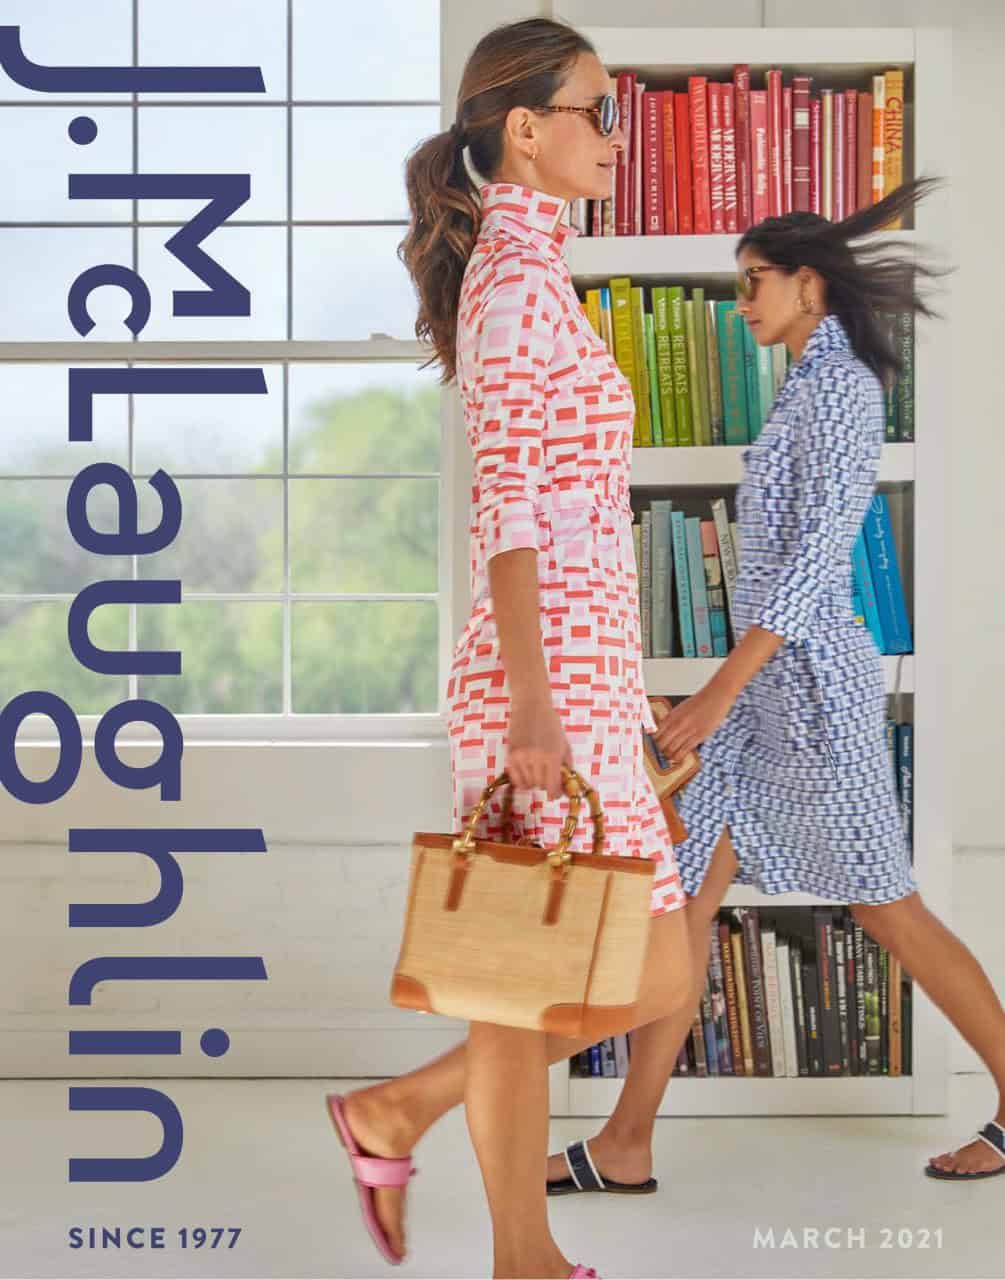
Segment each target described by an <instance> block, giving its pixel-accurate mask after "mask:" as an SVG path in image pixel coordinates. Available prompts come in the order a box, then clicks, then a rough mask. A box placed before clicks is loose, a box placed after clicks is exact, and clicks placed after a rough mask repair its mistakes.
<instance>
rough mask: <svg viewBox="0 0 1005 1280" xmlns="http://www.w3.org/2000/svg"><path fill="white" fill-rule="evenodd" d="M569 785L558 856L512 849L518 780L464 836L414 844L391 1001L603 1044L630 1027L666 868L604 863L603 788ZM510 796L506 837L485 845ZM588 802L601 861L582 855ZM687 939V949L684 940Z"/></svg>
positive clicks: (504, 781) (481, 808) (565, 771)
mask: <svg viewBox="0 0 1005 1280" xmlns="http://www.w3.org/2000/svg"><path fill="white" fill-rule="evenodd" d="M562 782H563V790H564V792H565V795H566V796H568V798H569V813H568V815H567V817H566V821H565V826H564V827H563V828H562V832H561V835H560V836H559V840H558V843H557V844H556V845H555V847H554V848H553V849H544V848H542V847H541V846H540V845H532V844H527V843H516V844H513V843H510V842H509V840H508V837H509V836H510V835H511V824H510V819H511V815H512V788H511V784H510V779H509V775H508V774H506V773H502V774H500V776H499V777H498V778H496V780H495V781H494V782H491V783H490V784H489V785H488V786H487V787H486V788H485V790H484V791H483V793H482V797H481V800H480V801H479V802H478V804H477V805H476V806H475V809H474V811H473V812H472V814H471V816H470V818H469V819H468V822H467V824H466V826H465V829H464V831H463V833H462V834H461V835H459V836H458V835H429V834H426V833H421V832H420V833H417V834H416V835H415V836H414V839H413V842H412V864H411V876H410V882H409V889H408V907H407V911H406V916H405V925H404V932H403V937H402V942H401V949H400V952H399V955H398V962H397V965H396V967H395V972H394V978H393V981H392V984H391V1003H392V1004H395V1005H397V1006H399V1007H400V1008H404V1009H420V1010H423V1011H425V1012H428V1013H439V1014H444V1015H446V1016H448V1017H452V1018H465V1019H467V1020H469V1021H475V1022H492V1023H496V1024H498V1025H501V1026H511V1027H527V1028H531V1029H533V1030H536V1031H551V1032H555V1033H557V1034H558V1035H563V1036H591V1037H594V1038H596V1039H600V1038H602V1037H604V1036H607V1035H610V1034H613V1033H614V1032H615V1031H617V1030H623V1029H625V1027H626V1026H627V1025H631V1022H632V1016H633V1014H634V1012H635V1010H636V1008H637V1002H638V995H639V985H640V982H641V978H642V965H643V961H644V958H645V951H646V946H647V942H648V933H649V907H650V895H651V890H652V880H653V875H654V871H655V865H656V864H655V863H654V862H652V861H650V860H649V859H648V858H634V857H622V856H617V855H611V854H605V853H604V851H603V850H604V815H603V813H602V811H601V807H600V800H599V798H598V796H597V793H596V791H594V790H593V788H592V787H590V786H589V784H588V783H586V782H585V781H584V780H583V779H582V777H580V775H579V774H578V773H576V772H575V770H573V769H569V768H568V767H567V766H565V765H563V766H562ZM499 787H506V788H507V790H506V792H505V793H504V795H503V836H504V839H503V840H502V841H493V840H478V839H476V838H475V835H474V831H475V827H476V826H477V824H478V821H479V819H480V818H481V816H482V814H483V813H484V812H485V809H486V807H487V805H488V802H489V799H490V797H491V796H492V795H493V794H494V792H495V791H496V790H498V788H499ZM583 796H585V797H586V799H587V802H588V803H589V807H590V817H591V820H592V822H593V850H592V852H591V853H571V852H570V851H569V847H568V846H569V842H570V841H571V839H572V837H573V836H574V835H575V832H576V828H577V824H578V819H579V809H580V804H581V800H582V797H583ZM678 936H679V937H680V939H681V946H682V948H683V949H684V950H685V951H686V947H687V941H686V934H685V931H684V930H680V931H679V933H678ZM686 961H687V956H686V955H685V956H683V958H682V963H686Z"/></svg>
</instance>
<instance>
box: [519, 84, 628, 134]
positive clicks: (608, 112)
mask: <svg viewBox="0 0 1005 1280" xmlns="http://www.w3.org/2000/svg"><path fill="white" fill-rule="evenodd" d="M531 110H533V111H575V112H576V113H577V114H580V115H584V116H589V117H590V119H591V120H592V121H593V124H594V127H595V128H596V130H597V132H598V133H600V134H602V135H603V136H604V137H605V138H607V137H609V136H610V135H611V134H612V133H613V132H614V130H615V129H616V128H617V127H618V124H619V123H620V121H621V111H620V109H619V107H618V100H617V98H615V96H614V94H613V93H607V94H605V95H604V96H603V98H601V100H600V101H599V102H598V103H596V105H595V106H592V107H532V108H531Z"/></svg>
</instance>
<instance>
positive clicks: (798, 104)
mask: <svg viewBox="0 0 1005 1280" xmlns="http://www.w3.org/2000/svg"><path fill="white" fill-rule="evenodd" d="M792 208H793V209H795V210H797V211H798V212H800V213H809V211H810V78H809V76H794V77H793V80H792Z"/></svg>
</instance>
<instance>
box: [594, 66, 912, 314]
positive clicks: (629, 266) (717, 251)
mask: <svg viewBox="0 0 1005 1280" xmlns="http://www.w3.org/2000/svg"><path fill="white" fill-rule="evenodd" d="M730 74H732V72H730ZM752 74H753V73H752ZM737 239H738V237H737V236H732V235H714V236H577V238H576V239H575V240H573V242H572V244H571V245H570V246H569V271H570V273H571V274H572V275H573V276H574V277H575V278H576V280H577V281H578V282H579V283H580V284H582V285H583V287H584V288H591V289H592V288H594V287H599V286H600V285H601V284H607V282H608V280H609V279H610V278H611V276H617V275H622V276H631V277H632V279H633V281H634V280H638V281H639V282H640V283H643V284H644V283H645V282H646V281H648V280H650V279H654V278H657V277H658V278H661V279H665V280H673V279H674V278H675V277H676V276H678V275H682V276H687V277H688V279H689V280H695V279H696V280H698V281H699V283H700V282H701V280H703V279H705V280H709V281H711V282H713V283H718V284H721V285H726V286H729V285H731V284H732V281H733V278H734V277H735V275H736V258H735V256H734V250H735V248H736V242H737ZM875 239H876V240H878V241H881V242H883V243H886V244H906V245H913V244H914V243H915V233H914V232H913V231H884V232H881V233H880V234H878V235H877V236H876V237H875Z"/></svg>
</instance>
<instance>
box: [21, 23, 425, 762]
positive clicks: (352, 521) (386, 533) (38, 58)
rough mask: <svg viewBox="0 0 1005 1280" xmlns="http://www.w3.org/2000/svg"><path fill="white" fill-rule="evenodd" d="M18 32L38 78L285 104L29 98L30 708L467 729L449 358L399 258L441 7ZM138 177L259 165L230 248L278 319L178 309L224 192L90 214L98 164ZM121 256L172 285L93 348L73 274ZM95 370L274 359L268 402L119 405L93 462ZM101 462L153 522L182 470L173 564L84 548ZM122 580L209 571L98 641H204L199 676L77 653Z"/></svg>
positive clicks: (194, 719) (224, 253)
mask: <svg viewBox="0 0 1005 1280" xmlns="http://www.w3.org/2000/svg"><path fill="white" fill-rule="evenodd" d="M4 21H5V23H8V24H11V25H19V26H20V28H21V43H22V48H23V50H24V52H25V55H26V56H27V57H28V58H29V59H30V60H31V61H33V62H38V63H43V64H45V65H52V66H81V65H86V66H120V65H123V66H125V65H139V66H151V65H158V66H205V65H221V66H223V65H225V66H258V67H261V69H262V73H263V76H264V80H265V85H266V92H265V93H262V94H235V95H229V96H224V95H214V94H207V93H201V94H192V95H191V96H184V95H180V94H170V93H160V94H158V93H152V92H144V93H139V94H133V95H127V94H121V95H114V94H108V93H105V94H94V95H92V96H91V97H87V96H86V95H80V94H77V95H72V96H71V95H68V94H48V93H41V92H37V91H31V90H27V89H24V88H22V87H21V86H18V85H14V84H12V83H11V82H10V81H9V80H7V79H6V78H5V80H4V84H3V86H2V87H0V111H2V112H3V121H4V124H5V126H6V127H5V129H4V137H5V140H6V143H7V153H8V154H7V159H8V171H9V172H16V173H17V174H18V181H17V183H16V184H11V185H8V187H7V188H6V189H5V192H4V196H3V201H2V204H3V212H2V213H0V271H2V272H3V278H4V281H5V286H6V287H5V289H4V290H3V291H2V292H0V403H2V404H3V406H4V415H5V419H6V421H5V429H4V430H3V431H2V432H0V546H2V547H3V548H4V555H3V556H2V557H0V706H2V705H4V704H5V703H6V702H7V701H8V700H9V698H11V697H13V696H14V695H15V694H17V693H19V692H21V691H24V690H27V689H47V690H51V691H52V692H54V693H57V694H59V695H60V696H61V697H63V698H65V699H66V700H67V702H68V703H69V704H70V706H71V707H73V709H74V710H75V711H76V712H77V714H78V715H79V716H80V717H81V719H82V724H83V727H84V732H85V738H86V737H88V736H89V733H90V732H93V723H94V722H93V721H92V719H91V718H96V717H99V716H100V715H101V714H103V713H104V712H105V711H106V710H107V709H108V708H109V707H112V706H114V705H115V704H116V703H117V702H119V701H121V700H122V699H123V698H126V697H139V698H151V699H153V700H155V701H157V702H159V703H161V704H162V705H164V706H165V707H167V708H168V709H169V710H171V711H172V712H174V713H175V714H176V715H180V716H183V717H191V719H190V720H188V721H185V720H183V726H184V727H185V730H186V736H188V735H190V734H193V733H194V735H195V737H196V738H197V739H199V738H206V737H212V738H219V739H223V740H227V739H230V738H232V737H250V738H258V737H262V736H265V737H269V738H272V737H275V738H277V739H282V738H284V737H285V738H300V737H308V738H310V737H319V736H320V737H332V738H338V739H341V738H345V737H346V736H349V737H353V736H374V735H379V736H391V737H396V736H410V735H413V734H423V735H425V734H430V733H431V734H437V733H439V732H441V731H442V716H441V711H442V706H441V696H442V695H441V690H442V687H443V683H444V682H443V679H442V675H443V666H444V654H445V651H444V645H443V640H442V637H443V636H444V634H445V627H444V617H445V614H444V593H443V591H442V589H441V581H442V580H443V574H442V573H441V562H442V554H441V553H442V548H443V546H444V521H443V510H444V505H445V503H444V499H445V498H446V494H445V493H444V492H443V491H442V488H441V465H440V464H441V442H442V421H443V416H444V414H443V395H442V391H441V388H440V387H439V384H438V381H437V377H438V371H437V369H436V368H434V367H430V368H429V369H427V370H424V371H423V370H421V369H420V367H419V366H420V365H421V364H422V363H423V361H424V360H425V359H426V358H427V352H426V351H425V349H424V348H422V347H420V345H419V344H418V343H417V342H416V341H415V339H414V323H415V296H414V292H413V289H412V286H411V283H410V281H409V279H408V277H407V274H406V272H405V270H404V267H403V266H402V265H401V263H400V262H399V260H398V258H397V254H396V249H397V245H398V243H399V242H400V240H401V238H402V236H403V234H404V232H405V229H406V227H407V222H408V216H407V204H406V201H405V192H404V180H403V165H404V159H405V156H406V154H407V153H408V151H409V150H411V148H412V147H413V146H414V145H415V143H416V142H417V141H419V140H420V139H421V138H423V137H425V136H426V135H428V134H430V133H434V132H436V131H438V129H439V128H440V104H439V92H440V90H439V85H440V13H439V2H438V0H409V3H408V4H407V5H406V4H402V3H401V2H400V0H370V3H368V4H367V5H365V6H363V7H360V6H357V5H351V6H350V5H349V4H348V0H215V3H214V4H212V5H210V6H206V5H204V4H202V3H200V0H172V3H171V4H170V5H167V6H166V5H164V4H163V3H161V0H89V3H88V4H87V5H86V6H81V5H79V4H78V3H76V0H45V3H42V4H40V3H38V0H6V4H5V16H4ZM77 117H90V119H91V120H93V121H94V124H95V125H96V127H97V133H96V135H95V136H94V139H93V141H91V142H90V143H88V144H86V145H80V144H79V143H77V142H75V141H73V140H72V138H71V137H70V135H69V133H68V126H69V124H70V121H71V120H73V119H74V118H77ZM12 153H13V154H12ZM131 172H138V173H153V172H156V173H172V174H181V173H192V174H199V173H209V174H225V173H229V174H233V173H237V174H245V173H246V174H249V175H250V198H249V199H248V201H247V202H246V203H245V204H244V205H242V206H241V208H240V209H238V210H237V211H236V212H235V213H234V214H232V215H231V216H230V217H229V218H228V219H227V220H226V222H225V223H224V224H223V225H221V226H220V227H218V228H217V229H216V230H215V231H212V232H211V233H210V234H209V235H208V236H207V237H206V238H205V240H204V241H203V242H201V245H200V247H201V249H202V250H203V251H204V252H205V253H206V254H207V255H209V256H210V257H211V258H212V259H213V260H214V261H215V262H216V263H218V264H219V265H220V266H221V267H223V268H224V270H226V271H227V272H229V273H230V274H231V275H233V276H234V277H235V278H236V279H237V280H238V281H239V282H240V284H241V285H243V286H244V287H246V288H247V289H248V290H249V292H250V295H251V305H250V314H249V315H247V316H229V317H201V316H194V317H188V316H177V317H176V316H174V315H172V295H173V293H174V292H175V291H203V292H204V291H207V286H206V285H205V284H204V283H203V282H202V281H200V280H199V278H198V277H197V276H196V275H194V274H193V272H192V271H191V270H190V268H189V267H188V266H187V265H185V263H184V262H182V261H180V260H179V259H178V258H176V257H174V256H173V255H172V254H171V253H170V252H169V251H168V250H166V249H165V247H164V246H165V242H166V241H167V240H168V239H170V237H171V236H172V235H174V234H175V233H176V232H177V230H178V229H179V228H181V227H182V226H184V225H185V224H186V222H187V221H188V220H189V219H190V218H192V217H193V216H194V215H195V214H196V213H197V212H198V211H199V210H200V209H201V208H203V207H205V205H206V203H207V201H206V200H205V199H193V200H190V201H179V200H159V199H146V198H145V199H139V200H114V199H112V200H82V199H74V200H71V199H69V197H68V192H67V185H68V184H67V175H68V174H70V173H98V174H109V173H131ZM101 263H116V264H121V265H123V266H127V267H132V268H133V269H134V270H135V271H137V272H138V273H139V274H140V276H141V277H142V278H143V280H144V282H145V283H146V285H147V286H148V288H149V290H150V294H151V312H150V317H149V321H148V322H147V324H146V326H145V327H144V328H143V329H142V331H141V333H140V334H139V335H138V336H136V337H132V336H131V335H130V333H129V332H128V330H126V329H125V328H124V325H123V318H124V316H125V314H126V312H127V310H128V307H129V303H128V300H127V298H126V295H125V294H124V293H123V292H122V291H121V290H117V289H111V288H105V289H99V290H97V291H95V292H94V293H92V294H91V297H90V300H89V304H88V305H89V311H90V314H91V316H92V318H93V320H94V322H95V326H94V328H93V329H92V330H91V332H90V333H89V334H88V335H87V337H86V339H81V338H80V336H79V335H78V333H77V332H76V331H75V330H74V328H73V327H72V325H71V324H70V321H69V319H68V316H67V293H68V290H69V287H70V285H71V283H72V282H73V281H74V280H75V279H76V278H77V276H79V275H80V273H81V272H82V271H84V270H86V269H87V268H89V267H93V266H95V265H97V264H101ZM203 344H209V345H206V346H203ZM73 348H77V350H74V349H73ZM85 362H86V363H88V364H91V365H94V364H98V365H107V366H109V367H117V368H121V367H124V366H129V367H133V368H141V367H149V366H154V365H156V366H158V367H164V366H165V365H166V364H176V365H184V366H192V365H195V364H201V365H206V366H209V367H220V366H221V365H222V364H224V363H226V364H227V365H228V366H230V367H256V368H261V369H262V370H263V371H264V375H265V379H266V384H267V394H266V395H242V396H212V395H207V396H152V395H151V396H146V395H131V396H129V397H125V396H104V397H101V396H99V397H97V398H96V399H95V419H94V439H93V442H92V443H87V444H85V443H72V444H71V443H69V442H68V441H67V411H66V383H67V369H68V368H69V367H71V366H79V365H81V364H83V363H85ZM100 461H110V462H114V463H117V464H118V465H120V466H122V467H124V468H126V469H127V470H128V471H129V472H130V474H131V475H133V476H134V477H135V478H136V483H137V488H138V492H139V517H140V528H141V529H149V528H152V527H154V526H155V525H156V524H157V522H158V520H159V512H160V502H159V499H158V498H157V496H156V494H155V493H154V491H153V490H152V489H151V488H150V486H149V485H148V484H147V483H146V480H147V478H148V477H149V476H150V475H151V474H152V473H153V472H155V471H157V470H158V469H163V470H164V471H166V472H167V473H168V474H169V475H170V476H171V478H172V479H173V480H174V482H175V483H176V485H177V486H178V489H179V491H180V493H181V498H182V503H183V518H182V527H181V531H180V532H179V534H178V536H177V538H176V539H175V541H174V542H173V543H172V544H171V546H170V547H168V548H166V549H165V550H164V551H162V552H160V553H158V554H156V555H151V556H140V557H118V558H115V557H103V556H97V555H93V554H89V553H87V552H85V551H84V550H82V549H81V548H80V547H79V546H77V544H76V543H75V541H74V540H73V538H72V536H71V535H70V533H69V530H68V528H67V525H66V515H65V503H66V495H67V490H68V488H69V485H70V483H71V481H72V480H73V478H74V477H75V476H76V475H77V474H78V473H79V471H81V470H82V469H83V467H85V466H87V465H89V464H90V463H92V462H100ZM115 510H116V507H115V501H114V497H113V494H112V491H111V489H109V488H108V487H107V486H99V487H98V488H96V489H95V490H94V491H93V492H92V494H91V496H90V499H89V502H88V514H89V519H90V521H91V523H92V525H93V526H94V527H95V528H96V529H99V530H101V529H111V528H114V527H115V523H114V522H115ZM103 578H117V579H130V578H135V579H147V578H167V579H170V578H180V580H181V585H182V602H181V604H177V605H167V606H164V605H143V606H137V605H122V606H106V607H104V608H102V609H99V610H98V611H97V612H96V613H95V615H94V618H93V620H92V626H91V638H92V640H93V641H94V642H95V643H96V644H98V645H99V646H107V647H109V648H120V647H129V648H153V649H168V650H179V651H180V652H181V655H182V672H181V674H180V675H177V676H155V677H151V676H145V675H139V676H137V675H132V676H128V677H127V676H122V677H110V676H103V675H96V674H94V673H92V672H90V671H89V670H87V669H86V668H84V667H83V666H82V665H81V664H79V663H78V662H77V661H76V659H75V657H74V656H73V654H72V652H71V651H70V649H69V645H68V643H67V637H66V616H67V610H68V607H69V604H70V602H71V600H72V599H73V597H74V595H75V594H76V593H77V592H78V591H79V590H80V589H81V588H82V587H83V586H85V585H86V584H87V583H89V582H93V581H97V580H99V579H103ZM22 732H23V734H24V736H25V737H28V738H32V737H39V736H40V737H43V738H46V737H51V733H52V728H51V725H49V724H48V722H44V723H40V724H38V725H37V726H36V725H34V724H29V723H26V725H25V726H24V729H23V731H22ZM123 736H124V737H129V736H130V735H129V734H128V733H126V734H124V735H123ZM137 736H140V737H142V736H143V734H142V733H138V734H137Z"/></svg>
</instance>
